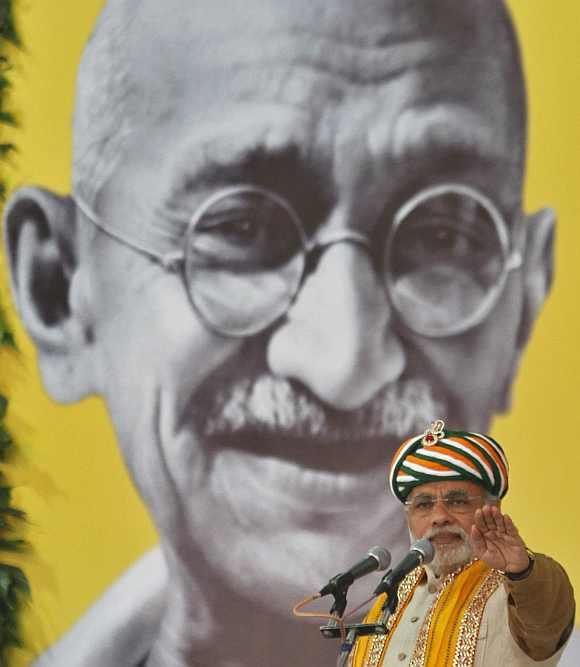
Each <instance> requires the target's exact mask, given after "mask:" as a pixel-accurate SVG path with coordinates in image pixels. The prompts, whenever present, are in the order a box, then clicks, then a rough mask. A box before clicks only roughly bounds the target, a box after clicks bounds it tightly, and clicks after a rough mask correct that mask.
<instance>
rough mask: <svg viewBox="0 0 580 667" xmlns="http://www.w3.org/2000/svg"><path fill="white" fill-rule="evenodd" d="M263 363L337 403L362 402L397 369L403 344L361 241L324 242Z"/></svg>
mask: <svg viewBox="0 0 580 667" xmlns="http://www.w3.org/2000/svg"><path fill="white" fill-rule="evenodd" d="M268 363H269V365H270V369H271V371H272V372H273V373H274V374H275V375H278V376H282V377H286V378H292V379H294V380H298V381H299V382H301V383H302V384H304V385H305V386H307V387H308V388H309V389H310V390H311V391H312V392H313V393H314V394H316V395H317V396H318V398H319V399H320V400H322V401H323V402H325V403H326V404H328V405H330V406H332V407H335V408H338V409H342V410H350V409H354V408H356V407H359V406H361V405H363V404H364V403H366V402H367V401H368V400H369V399H370V398H372V397H373V396H374V395H375V394H376V393H377V391H378V390H379V389H381V388H382V387H383V386H384V385H386V384H388V383H390V382H393V381H394V380H396V379H397V378H398V377H399V376H400V375H401V373H402V371H403V368H404V365H405V355H404V351H403V347H402V345H401V343H400V341H399V339H398V338H397V337H396V336H395V334H394V333H393V331H392V330H391V310H390V306H389V304H388V301H387V296H386V293H385V289H384V286H383V284H382V282H381V281H380V280H379V278H378V276H377V275H376V272H375V271H374V269H373V266H372V262H371V259H370V257H369V255H368V252H367V250H366V248H364V247H363V246H361V245H360V244H358V243H353V242H341V243H335V244H333V245H330V246H328V247H326V248H325V249H324V252H323V254H322V256H321V257H320V260H319V262H318V265H317V266H316V269H315V271H313V272H312V273H311V274H310V275H309V276H308V277H307V279H306V280H305V282H304V284H303V286H302V288H301V290H300V292H299V294H298V296H297V298H296V301H295V302H294V304H293V305H292V307H291V308H290V310H289V311H288V314H287V317H286V319H285V320H284V321H283V323H282V324H281V325H280V326H279V328H278V329H277V330H276V331H275V332H274V333H273V334H272V336H271V338H270V341H269V344H268Z"/></svg>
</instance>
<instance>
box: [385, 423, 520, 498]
mask: <svg viewBox="0 0 580 667" xmlns="http://www.w3.org/2000/svg"><path fill="white" fill-rule="evenodd" d="M439 424H443V422H439ZM508 475H509V467H508V463H507V459H506V457H505V454H504V451H503V449H502V448H501V446H500V444H499V443H498V442H496V441H495V440H494V439H493V438H490V437H489V436H488V435H484V434H482V433H471V432H468V431H447V430H444V429H442V428H441V427H439V429H438V432H437V433H436V434H435V437H433V434H432V432H431V431H429V430H427V431H426V432H425V433H422V434H421V435H417V436H414V437H412V438H408V439H407V440H405V442H403V444H402V445H401V446H400V447H399V449H398V450H397V452H396V453H395V456H394V457H393V461H392V463H391V467H390V471H389V486H390V488H391V491H392V492H393V494H394V495H395V496H396V497H397V498H398V499H399V500H400V501H401V502H404V501H405V499H406V498H407V496H408V495H409V493H410V492H411V490H412V489H413V488H414V487H416V486H419V485H420V484H427V483H429V482H436V481H444V480H453V479H456V480H464V481H469V482H475V483H476V484H480V485H481V486H483V488H485V489H486V490H487V491H488V492H489V493H491V494H492V495H494V496H497V497H498V498H503V496H505V494H506V493H507V490H508Z"/></svg>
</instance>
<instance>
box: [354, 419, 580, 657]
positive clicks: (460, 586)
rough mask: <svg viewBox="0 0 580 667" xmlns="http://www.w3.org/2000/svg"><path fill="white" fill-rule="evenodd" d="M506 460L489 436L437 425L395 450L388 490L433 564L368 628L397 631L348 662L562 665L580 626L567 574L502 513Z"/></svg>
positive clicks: (362, 643) (361, 648) (409, 580)
mask: <svg viewBox="0 0 580 667" xmlns="http://www.w3.org/2000/svg"><path fill="white" fill-rule="evenodd" d="M508 477H509V469H508V464H507V460H506V457H505V453H504V451H503V449H502V448H501V446H500V445H499V444H498V443H497V442H496V441H495V440H493V439H492V438H490V437H489V436H487V435H483V434H481V433H472V432H464V431H449V430H446V429H445V426H444V423H443V422H442V421H437V422H435V423H434V424H433V425H432V427H431V428H430V429H427V431H426V432H425V433H423V434H421V435H419V436H415V437H412V438H409V439H407V440H406V441H405V442H404V443H403V444H402V445H401V447H400V448H399V450H398V451H397V452H396V454H395V456H394V458H393V461H392V464H391V468H390V472H389V486H390V489H391V491H392V493H393V495H394V496H395V497H396V498H397V499H398V500H400V501H401V502H402V503H403V504H404V506H405V510H406V513H407V521H408V525H409V531H410V533H411V536H412V537H413V538H414V539H415V538H416V539H421V538H423V539H428V540H430V542H431V543H432V545H433V547H434V549H435V557H434V559H433V560H432V561H431V563H430V564H428V565H426V566H425V567H417V568H415V569H414V570H412V571H411V572H410V573H409V574H408V575H407V577H405V578H404V579H403V580H402V582H401V583H400V586H399V587H398V590H397V589H396V588H391V589H390V590H389V594H390V595H396V596H397V601H398V603H397V605H396V607H394V606H393V614H392V615H389V616H383V614H384V612H383V608H384V606H385V604H386V603H387V602H388V601H387V600H386V599H385V598H386V595H387V594H386V593H385V594H384V595H382V596H381V597H380V598H379V599H378V600H377V603H376V604H375V606H374V608H373V610H372V611H371V613H370V614H369V616H368V618H367V619H366V620H367V622H376V621H377V620H379V619H381V620H384V621H386V623H387V627H388V628H389V629H390V632H389V633H388V634H387V635H384V634H383V635H374V636H370V637H365V638H364V639H361V640H359V642H358V643H357V644H356V646H355V652H354V653H353V654H352V655H351V661H350V664H351V665H354V666H355V667H370V666H371V665H372V666H373V667H379V666H380V665H396V664H401V665H412V666H415V667H417V666H419V665H434V666H435V665H436V666H437V667H447V666H449V667H451V665H460V666H461V667H472V666H478V667H483V666H484V665H490V666H491V665H509V666H510V667H520V666H521V667H524V666H526V665H529V666H530V667H532V665H546V667H548V666H550V665H557V664H558V662H559V658H560V655H561V653H562V647H563V646H564V644H565V643H566V641H567V640H568V638H569V637H570V633H571V632H572V628H573V625H574V612H575V605H574V594H573V591H572V586H571V585H570V581H569V580H568V577H567V576H566V573H565V572H564V570H563V569H562V567H561V566H560V565H559V564H558V563H556V562H555V561H554V560H552V559H551V558H549V557H548V556H545V555H543V554H539V553H538V554H534V553H533V552H532V551H531V550H530V549H528V548H527V547H526V544H525V542H524V541H523V539H522V538H521V536H520V534H519V532H518V530H517V528H516V526H515V524H514V522H513V521H512V519H511V518H510V517H509V516H508V515H507V514H502V512H501V499H502V498H503V497H504V496H505V494H506V493H507V490H508V481H509V480H508Z"/></svg>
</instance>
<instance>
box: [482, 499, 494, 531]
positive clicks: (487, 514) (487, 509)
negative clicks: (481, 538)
mask: <svg viewBox="0 0 580 667" xmlns="http://www.w3.org/2000/svg"><path fill="white" fill-rule="evenodd" d="M481 516H482V517H483V520H484V522H485V527H486V529H487V530H495V519H494V518H493V515H492V512H491V506H490V505H484V506H483V507H482V508H481Z"/></svg>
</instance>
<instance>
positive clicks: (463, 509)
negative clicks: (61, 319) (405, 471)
mask: <svg viewBox="0 0 580 667" xmlns="http://www.w3.org/2000/svg"><path fill="white" fill-rule="evenodd" d="M482 498H483V496H481V495H476V496H470V495H467V494H466V493H458V492H457V491H451V492H450V493H448V494H446V495H445V496H430V495H423V494H421V495H419V496H416V497H415V498H413V500H408V501H406V502H405V509H406V510H407V512H408V513H409V514H410V515H411V516H413V517H418V518H426V517H428V516H430V515H431V514H432V512H433V510H434V509H435V506H436V504H437V502H438V501H441V502H442V503H443V504H444V505H445V509H446V510H447V512H449V514H454V515H455V514H469V513H470V512H474V511H475V510H476V509H477V508H478V507H481V500H482Z"/></svg>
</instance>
